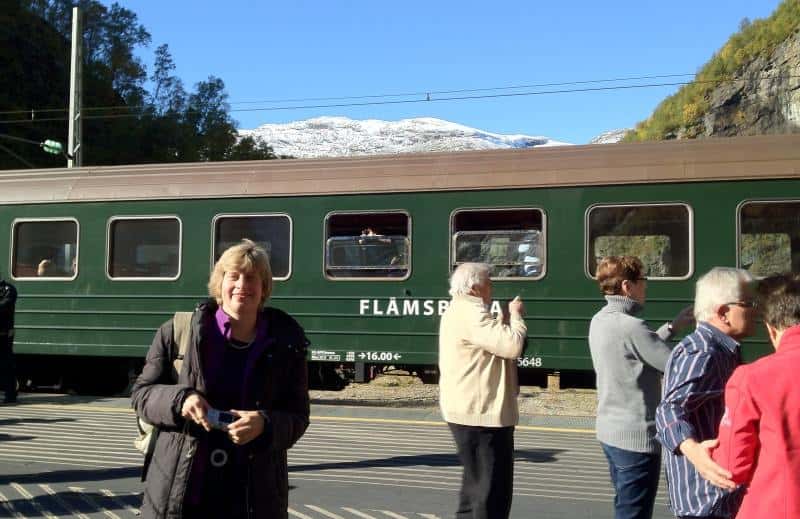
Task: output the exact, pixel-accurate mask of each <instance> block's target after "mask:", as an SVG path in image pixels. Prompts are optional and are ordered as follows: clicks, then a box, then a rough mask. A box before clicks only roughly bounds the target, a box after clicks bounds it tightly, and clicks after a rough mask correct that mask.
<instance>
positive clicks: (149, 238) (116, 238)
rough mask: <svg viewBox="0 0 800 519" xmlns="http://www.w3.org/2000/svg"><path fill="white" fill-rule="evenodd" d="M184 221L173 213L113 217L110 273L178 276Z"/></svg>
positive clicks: (116, 276) (136, 276)
mask: <svg viewBox="0 0 800 519" xmlns="http://www.w3.org/2000/svg"><path fill="white" fill-rule="evenodd" d="M180 251H181V223H180V220H179V219H178V218H176V217H174V216H153V217H150V216H147V217H122V218H112V219H111V220H110V221H109V223H108V263H107V272H108V276H109V277H110V278H112V279H123V280H125V279H141V278H148V279H169V280H173V279H177V278H178V276H179V275H180V266H181V255H180Z"/></svg>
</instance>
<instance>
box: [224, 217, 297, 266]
mask: <svg viewBox="0 0 800 519" xmlns="http://www.w3.org/2000/svg"><path fill="white" fill-rule="evenodd" d="M244 238H247V239H250V240H253V241H254V242H256V243H257V244H259V245H260V246H261V247H263V248H264V250H265V251H267V254H269V265H270V268H271V269H272V278H273V279H275V280H284V279H288V278H289V276H290V274H291V265H292V260H291V258H292V221H291V219H290V218H289V216H288V215H286V214H247V215H218V216H217V217H216V218H215V219H214V258H213V260H214V263H216V262H217V260H218V259H219V257H220V256H221V255H222V253H223V252H225V249H227V248H228V247H230V246H232V245H236V244H237V243H239V242H240V241H241V240H242V239H244Z"/></svg>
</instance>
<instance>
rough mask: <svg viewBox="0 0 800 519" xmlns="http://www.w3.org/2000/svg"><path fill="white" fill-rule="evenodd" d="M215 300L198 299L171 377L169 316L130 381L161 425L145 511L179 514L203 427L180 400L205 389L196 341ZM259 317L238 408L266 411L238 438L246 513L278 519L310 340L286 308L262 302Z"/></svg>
mask: <svg viewBox="0 0 800 519" xmlns="http://www.w3.org/2000/svg"><path fill="white" fill-rule="evenodd" d="M217 308H218V307H217V304H216V303H215V302H213V301H210V302H207V303H205V304H201V305H199V306H198V308H197V310H195V312H194V315H192V321H191V329H192V335H191V342H190V344H189V347H188V350H187V351H186V355H185V357H184V361H183V366H182V368H181V373H180V375H179V377H178V383H177V384H175V383H174V380H172V360H173V359H174V358H175V356H176V355H177V348H178V347H177V345H176V344H175V342H174V339H173V330H172V320H171V319H170V320H169V321H168V322H166V323H164V324H163V325H162V326H161V328H159V330H158V332H156V336H155V338H154V339H153V344H152V345H151V346H150V351H149V352H148V353H147V362H146V364H145V367H144V369H143V370H142V374H141V375H140V376H139V378H138V379H137V380H136V384H135V385H134V387H133V392H132V395H131V400H132V403H133V407H134V409H136V413H137V415H138V416H140V417H142V418H144V419H145V420H146V421H148V422H150V423H152V424H155V425H157V426H158V427H159V428H160V432H159V435H158V439H157V441H156V446H155V450H154V453H153V457H152V460H151V462H150V464H149V467H146V470H147V473H146V477H147V479H146V486H145V491H144V502H143V503H142V516H143V517H144V518H153V519H173V518H175V519H177V518H180V517H182V507H183V500H184V496H185V494H186V489H187V486H188V482H189V475H190V474H191V467H192V461H193V457H194V454H195V451H196V449H197V438H198V437H199V435H200V434H203V432H202V430H201V429H199V427H198V426H196V425H195V424H194V423H187V422H186V421H185V420H184V419H183V418H182V417H181V406H182V404H183V400H184V398H185V396H186V394H187V393H188V392H190V391H198V392H200V393H201V394H203V393H204V392H205V388H206V382H205V378H204V376H203V369H202V366H201V363H202V361H201V358H200V355H199V353H198V352H199V344H201V343H202V342H203V341H204V338H205V337H208V336H209V335H208V334H209V331H210V330H211V328H210V327H212V326H216V319H215V313H216V311H217ZM262 317H263V318H265V319H266V321H267V323H268V326H267V339H266V340H267V347H266V348H264V350H263V353H262V354H261V355H260V357H259V358H258V360H257V361H256V366H255V369H254V371H253V373H254V375H253V376H252V377H250V380H251V383H250V384H248V386H249V387H248V388H246V390H245V393H246V397H245V398H246V401H245V404H246V405H245V406H244V409H248V410H263V411H266V412H267V414H268V416H269V424H268V425H267V427H266V428H265V431H264V433H263V434H262V435H261V436H259V437H258V438H256V439H255V440H253V441H251V442H250V443H248V444H247V445H245V446H244V448H245V449H247V458H248V460H249V466H248V469H247V470H248V482H249V484H248V503H249V515H250V518H251V519H262V518H264V519H266V518H269V519H274V518H278V519H279V518H286V517H288V511H287V509H288V494H289V475H288V467H287V461H286V451H287V449H289V448H290V447H291V446H292V445H294V443H295V442H296V441H297V440H298V439H300V437H301V436H302V435H303V433H304V432H305V430H306V428H307V427H308V417H309V400H308V372H307V366H306V348H307V346H308V341H307V340H306V337H305V334H304V333H303V329H302V328H301V327H300V325H298V324H297V322H296V321H295V320H294V319H292V318H291V317H290V316H289V315H288V314H286V313H284V312H282V311H280V310H277V309H274V308H265V309H263V310H262Z"/></svg>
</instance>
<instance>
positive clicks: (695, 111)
mask: <svg viewBox="0 0 800 519" xmlns="http://www.w3.org/2000/svg"><path fill="white" fill-rule="evenodd" d="M798 30H800V0H784V1H783V2H782V3H781V4H780V5H779V6H778V8H777V9H776V10H775V12H774V13H773V14H772V15H771V16H769V17H768V18H765V19H760V20H755V21H753V22H750V21H749V20H747V19H745V20H743V21H742V23H741V26H740V30H739V31H738V32H737V33H735V34H734V35H733V36H731V37H730V39H729V40H728V41H727V42H726V43H725V44H724V45H723V46H722V48H721V49H720V50H719V51H717V53H716V54H714V56H713V57H712V58H711V59H710V60H709V61H708V63H706V64H705V65H704V66H703V67H702V68H701V69H700V71H699V72H698V73H697V75H696V76H695V79H694V81H693V82H691V83H689V84H687V85H684V86H683V87H681V88H680V90H678V92H676V93H675V94H674V95H672V96H670V97H668V98H667V99H665V100H664V101H662V102H661V103H660V104H659V105H658V107H656V109H655V111H654V112H653V114H652V115H651V116H650V118H648V119H647V120H646V121H642V122H640V123H639V124H637V125H636V128H635V129H633V130H631V131H629V132H628V133H627V134H626V135H625V137H624V139H623V140H625V141H644V140H662V139H671V138H676V137H686V138H693V137H697V136H698V135H699V134H700V133H701V132H702V131H703V117H704V116H705V115H706V114H707V113H708V111H709V109H710V108H711V106H710V99H711V94H712V92H713V91H714V90H715V89H717V88H718V87H720V86H721V85H724V84H726V83H731V82H733V81H739V80H740V79H739V78H740V76H741V72H742V70H743V69H744V68H745V67H746V66H747V65H748V64H750V63H751V62H753V61H754V60H755V59H757V58H760V57H764V56H769V55H771V54H772V53H773V52H774V51H775V49H776V48H777V47H778V46H779V45H781V44H782V43H783V42H785V41H786V40H787V39H789V38H791V37H793V36H796V33H797V31H798Z"/></svg>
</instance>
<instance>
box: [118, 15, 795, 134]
mask: <svg viewBox="0 0 800 519" xmlns="http://www.w3.org/2000/svg"><path fill="white" fill-rule="evenodd" d="M118 1H119V3H121V4H122V5H124V6H125V7H127V8H129V9H131V10H133V11H134V12H136V13H137V14H138V16H139V19H140V22H141V23H142V24H143V25H144V26H145V27H146V28H147V29H148V30H149V31H150V33H151V34H152V37H153V43H152V45H151V47H150V49H145V50H144V51H143V53H142V58H143V59H144V60H145V62H146V63H147V64H148V66H149V65H150V63H151V61H152V53H153V51H154V50H155V47H156V46H158V45H160V44H162V43H167V44H169V47H170V50H171V52H172V55H173V57H174V59H175V62H176V64H177V71H176V73H177V75H178V76H180V77H181V78H182V79H183V80H184V82H185V83H186V85H187V86H190V85H193V84H194V83H196V82H197V81H200V80H203V79H205V78H206V77H207V76H208V75H215V76H218V77H221V78H222V79H223V80H224V81H225V84H226V87H227V91H228V94H229V96H230V101H231V108H232V109H233V110H234V111H233V112H232V115H233V117H234V118H235V119H236V120H237V121H239V123H240V124H239V126H240V127H242V128H254V127H256V126H258V125H260V124H264V123H280V122H287V121H293V120H299V119H307V118H310V117H317V116H321V115H342V116H347V117H351V118H356V119H368V118H375V119H387V120H397V119H403V118H408V117H438V118H442V119H446V120H449V121H453V122H457V123H460V124H464V125H467V126H473V127H476V128H480V129H482V130H487V131H492V132H497V133H523V134H529V135H545V136H548V137H551V138H553V139H556V140H561V141H566V142H573V143H578V144H579V143H585V142H587V141H588V140H589V139H591V138H592V137H594V136H596V135H598V134H600V133H602V132H603V131H606V130H611V129H616V128H625V127H631V126H633V125H634V124H635V123H636V122H637V121H640V120H642V119H645V118H647V116H648V115H650V113H651V112H652V111H653V109H654V108H655V106H656V105H657V104H658V102H659V101H660V100H662V99H664V98H665V97H666V96H667V95H669V94H671V93H673V92H675V90H676V89H677V88H678V87H676V86H663V87H655V88H642V89H628V90H615V91H607V92H580V93H561V94H550V95H531V96H514V97H507V98H495V99H481V100H470V101H441V102H436V101H432V102H420V103H409V104H400V105H379V106H361V107H336V108H313V109H293V110H279V111H276V110H272V111H238V110H240V109H252V108H259V107H275V106H282V105H281V104H280V103H276V102H274V100H283V99H304V98H322V97H345V96H362V95H364V96H367V95H381V94H394V93H408V92H432V91H445V90H462V89H483V88H495V87H505V86H514V85H531V84H542V83H558V82H572V81H591V80H602V79H611V78H622V77H634V76H652V75H662V74H694V73H695V72H697V70H698V69H699V67H700V66H701V65H702V64H703V63H705V62H706V60H708V58H709V57H710V56H711V55H712V54H713V53H714V52H715V51H716V50H717V49H719V48H720V46H721V45H722V44H723V43H724V42H725V41H726V40H727V38H728V37H729V36H730V35H731V34H732V33H733V32H735V31H736V30H737V29H738V26H739V23H740V21H741V20H742V19H743V18H745V17H748V18H750V19H751V20H752V19H755V18H763V17H766V16H768V15H769V14H770V13H772V11H774V9H775V8H776V7H777V6H778V4H779V3H780V1H779V0H691V1H688V0H672V1H670V2H663V1H651V0H638V1H628V0H611V1H607V2H596V1H578V0H560V1H556V2H542V1H539V0H527V1H516V0H514V1H505V2H489V1H483V2H473V1H470V0H460V1H451V0H427V1H418V0H405V1H404V2H389V1H385V0H369V1H362V0H353V1H347V0H316V1H310V0H287V1H272V2H266V1H255V0H253V1H242V0H229V1H228V2H227V3H224V2H219V1H217V2H211V1H206V0H194V1H187V0H118ZM685 79H689V78H686V77H680V78H664V79H655V80H649V81H640V83H641V82H644V83H659V82H676V81H681V80H685ZM629 84H631V83H630V82H629ZM608 85H609V84H590V85H584V86H588V87H597V86H608ZM579 87H581V85H573V86H564V87H541V88H528V89H520V90H506V91H498V92H494V93H509V92H530V91H539V90H546V89H558V88H567V89H569V88H579ZM489 93H492V92H489ZM473 95H474V94H473ZM422 97H424V96H422ZM437 97H444V96H437V95H433V98H434V99H435V98H437ZM417 98H420V96H417ZM406 99H408V98H406ZM253 101H264V102H261V103H251V102H253ZM363 101H365V100H355V102H363ZM335 102H336V101H320V102H310V101H309V102H295V103H285V104H284V105H283V106H285V105H306V104H329V103H335ZM240 103H241V104H240Z"/></svg>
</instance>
